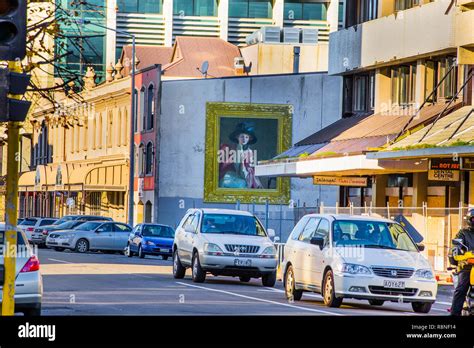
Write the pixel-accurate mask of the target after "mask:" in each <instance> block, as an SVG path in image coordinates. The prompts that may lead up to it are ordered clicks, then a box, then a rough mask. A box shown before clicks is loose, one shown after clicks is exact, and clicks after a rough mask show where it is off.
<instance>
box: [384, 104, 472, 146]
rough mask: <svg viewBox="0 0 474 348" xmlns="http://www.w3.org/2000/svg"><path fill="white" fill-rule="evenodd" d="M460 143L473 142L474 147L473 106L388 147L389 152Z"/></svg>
mask: <svg viewBox="0 0 474 348" xmlns="http://www.w3.org/2000/svg"><path fill="white" fill-rule="evenodd" d="M422 138H423V140H421V139H422ZM459 141H461V142H473V145H474V108H473V107H472V106H465V107H462V108H460V109H458V110H456V111H454V112H451V113H450V114H448V115H446V116H444V117H442V118H441V119H439V120H438V121H437V122H435V123H434V124H433V125H431V124H430V125H427V126H426V127H424V128H422V129H420V130H418V131H416V132H414V133H413V134H410V135H409V136H407V137H406V138H403V139H402V140H400V141H397V142H396V143H394V144H393V145H391V146H390V147H388V148H387V151H391V150H393V149H397V148H404V147H409V146H416V145H433V146H448V145H450V144H452V143H455V142H459Z"/></svg>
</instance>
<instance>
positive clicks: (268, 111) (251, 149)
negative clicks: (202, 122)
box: [204, 102, 292, 204]
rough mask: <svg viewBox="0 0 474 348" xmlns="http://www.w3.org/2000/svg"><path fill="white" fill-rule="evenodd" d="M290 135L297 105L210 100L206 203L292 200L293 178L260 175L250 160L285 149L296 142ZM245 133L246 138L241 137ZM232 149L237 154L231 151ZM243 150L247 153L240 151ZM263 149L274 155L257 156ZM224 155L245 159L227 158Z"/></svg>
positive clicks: (207, 134)
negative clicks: (292, 140)
mask: <svg viewBox="0 0 474 348" xmlns="http://www.w3.org/2000/svg"><path fill="white" fill-rule="evenodd" d="M241 133H245V134H247V135H246V136H245V135H242V134H241ZM291 135H292V105H287V104H250V103H220V102H208V103H207V104H206V151H205V167H204V168H205V173H204V202H209V203H211V202H213V203H236V202H237V201H239V202H241V203H264V202H266V201H267V200H268V202H269V203H271V204H286V203H288V202H289V199H290V180H289V178H271V179H269V178H259V177H256V176H255V175H253V172H254V169H253V165H252V164H249V162H251V163H254V164H256V162H257V161H259V160H260V161H261V160H268V159H270V158H272V157H274V156H276V155H278V154H280V153H282V152H284V151H286V150H287V149H288V148H290V146H291ZM240 137H244V138H245V137H246V140H239V139H238V138H240ZM275 137H276V139H275ZM242 141H243V142H244V143H242ZM245 141H247V143H245ZM229 144H230V145H229ZM242 144H245V145H242ZM229 149H230V150H229ZM233 149H240V152H239V151H238V150H233ZM242 149H245V150H242ZM232 151H234V152H232ZM229 153H232V154H233V155H234V154H235V153H237V156H234V157H232V156H228V154H229ZM241 153H243V154H244V155H242V156H239V154H241ZM261 153H263V154H264V157H269V158H262V157H257V155H258V154H261ZM225 156H227V157H229V158H243V159H240V160H237V161H235V162H233V160H229V161H230V162H229V161H228V162H226V161H227V159H223V158H224V157H225ZM249 157H250V158H251V159H250V160H249V159H248V158H249ZM223 162H225V163H224V164H223ZM235 168H241V169H235ZM237 172H238V173H240V174H236V173H237ZM242 172H243V173H245V174H241V173H242ZM224 173H225V174H224ZM249 173H250V174H249ZM237 186H238V187H237Z"/></svg>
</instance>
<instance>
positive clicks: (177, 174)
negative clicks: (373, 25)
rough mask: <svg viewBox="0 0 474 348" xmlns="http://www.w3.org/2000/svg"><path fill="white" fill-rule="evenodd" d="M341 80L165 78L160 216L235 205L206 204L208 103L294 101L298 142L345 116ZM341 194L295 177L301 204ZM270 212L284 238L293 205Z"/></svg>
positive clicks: (171, 220)
mask: <svg viewBox="0 0 474 348" xmlns="http://www.w3.org/2000/svg"><path fill="white" fill-rule="evenodd" d="M341 80H342V79H341V78H340V77H333V76H328V75H327V74H323V73H313V74H298V75H275V76H251V77H239V78H225V79H207V80H186V81H163V83H162V101H161V112H162V114H161V129H160V147H161V148H160V159H159V160H160V165H159V170H160V185H159V190H160V201H159V219H158V220H159V221H160V222H161V223H167V224H170V225H173V226H175V225H176V224H177V223H178V222H179V220H180V219H181V217H182V216H183V214H184V213H185V212H186V210H187V209H189V208H193V207H225V208H234V207H235V205H234V204H231V205H229V204H214V203H213V204H205V203H203V196H204V162H205V158H204V150H205V127H206V102H248V103H275V104H290V105H293V107H294V115H293V127H292V132H293V134H292V142H293V143H296V142H298V141H300V140H302V139H304V138H305V137H307V136H309V135H311V134H312V133H314V132H316V131H318V130H319V129H321V128H322V127H324V126H327V125H328V124H330V123H332V122H334V121H336V120H337V119H339V118H340V117H341V104H342V100H341V98H342V97H341V91H342V84H341ZM337 196H338V191H337V189H336V188H334V187H318V186H314V185H313V184H312V181H311V179H296V178H295V179H292V183H291V199H292V200H293V201H294V202H295V203H297V204H299V205H303V204H304V203H305V204H307V205H309V206H314V205H315V204H316V203H317V202H318V201H323V202H324V203H325V205H331V204H335V202H336V199H337ZM241 208H242V209H247V210H253V209H255V210H256V211H260V212H263V213H264V209H265V206H256V207H252V206H247V205H244V204H242V206H241ZM269 210H270V215H271V219H270V221H269V227H273V228H275V229H276V230H277V235H278V234H279V233H280V232H281V233H282V237H283V238H285V239H286V237H285V236H286V235H287V234H288V233H289V232H290V231H291V228H292V227H293V220H294V219H293V217H292V216H293V215H292V212H291V209H289V208H288V207H287V206H285V207H282V208H281V209H280V207H279V206H270V208H269ZM280 211H282V213H281V214H282V216H284V217H283V218H282V219H280V218H279V216H280ZM280 220H282V223H281V225H280Z"/></svg>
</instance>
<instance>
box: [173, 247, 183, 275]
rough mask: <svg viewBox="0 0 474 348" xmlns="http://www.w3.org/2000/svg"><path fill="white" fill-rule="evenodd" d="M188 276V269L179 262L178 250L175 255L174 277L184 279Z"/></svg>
mask: <svg viewBox="0 0 474 348" xmlns="http://www.w3.org/2000/svg"><path fill="white" fill-rule="evenodd" d="M185 274H186V268H184V267H183V265H182V264H181V261H180V260H179V256H178V250H175V251H174V253H173V277H174V278H176V279H183V278H184V275H185Z"/></svg>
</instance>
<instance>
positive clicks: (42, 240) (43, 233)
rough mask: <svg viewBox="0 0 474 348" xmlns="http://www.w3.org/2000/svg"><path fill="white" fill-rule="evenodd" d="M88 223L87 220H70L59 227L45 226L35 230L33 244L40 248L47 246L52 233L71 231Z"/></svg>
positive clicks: (58, 249) (53, 225) (32, 238)
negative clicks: (47, 240)
mask: <svg viewBox="0 0 474 348" xmlns="http://www.w3.org/2000/svg"><path fill="white" fill-rule="evenodd" d="M84 222H86V221H85V220H69V221H65V222H63V223H61V224H59V225H55V224H52V225H49V226H43V227H39V228H35V230H34V232H33V234H32V236H31V243H33V244H37V245H39V246H46V238H47V237H48V235H49V234H50V233H51V232H59V231H64V230H70V229H72V228H75V227H76V226H79V225H80V224H83V223H84ZM55 249H56V250H57V251H63V250H64V248H55Z"/></svg>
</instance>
